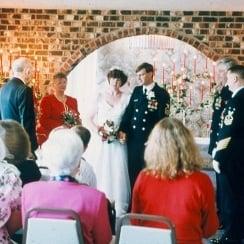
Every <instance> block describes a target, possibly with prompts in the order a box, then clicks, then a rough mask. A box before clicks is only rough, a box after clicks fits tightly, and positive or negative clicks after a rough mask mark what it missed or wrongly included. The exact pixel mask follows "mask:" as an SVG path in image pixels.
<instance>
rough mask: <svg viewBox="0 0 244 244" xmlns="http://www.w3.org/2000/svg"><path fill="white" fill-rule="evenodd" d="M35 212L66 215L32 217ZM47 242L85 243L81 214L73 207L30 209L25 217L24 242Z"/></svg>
mask: <svg viewBox="0 0 244 244" xmlns="http://www.w3.org/2000/svg"><path fill="white" fill-rule="evenodd" d="M33 213H38V214H39V213H41V214H51V215H55V216H59V217H62V216H65V218H59V217H58V218H57V217H56V218H52V217H47V218H46V217H31V215H32V214H33ZM41 216H42V215H41ZM44 216H45V215H44ZM66 216H67V217H68V219H66ZM47 243H50V244H56V243H58V244H69V243H72V244H83V243H84V241H83V236H82V230H81V224H80V218H79V215H78V214H77V213H76V212H74V211H73V210H71V209H50V208H33V209H31V210H30V211H28V212H27V214H26V218H25V226H24V235H23V244H47Z"/></svg>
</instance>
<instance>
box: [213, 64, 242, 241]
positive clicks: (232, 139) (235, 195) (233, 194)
mask: <svg viewBox="0 0 244 244" xmlns="http://www.w3.org/2000/svg"><path fill="white" fill-rule="evenodd" d="M227 85H228V86H229V89H230V90H231V91H232V92H233V94H232V97H231V99H230V100H229V101H228V103H227V104H226V106H225V109H224V110H223V112H222V115H221V123H220V127H219V131H218V138H217V142H216V145H217V146H216V148H215V149H214V150H213V159H214V160H213V167H214V169H215V171H216V172H217V173H218V174H219V175H220V177H221V176H224V177H225V178H226V181H225V182H224V185H223V186H221V185H220V187H222V190H223V192H222V194H223V197H224V199H225V201H226V200H227V202H228V203H229V204H228V206H226V209H225V208H224V209H222V210H223V213H222V214H223V216H224V218H223V224H224V235H223V237H222V239H221V242H220V243H241V239H243V238H244V158H243V148H244V66H241V65H235V66H233V67H231V68H229V70H228V73H227ZM220 183H221V182H220ZM223 188H224V189H223Z"/></svg>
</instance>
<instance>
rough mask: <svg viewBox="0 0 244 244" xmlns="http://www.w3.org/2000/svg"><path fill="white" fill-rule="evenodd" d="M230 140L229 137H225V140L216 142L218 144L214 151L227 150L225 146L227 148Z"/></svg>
mask: <svg viewBox="0 0 244 244" xmlns="http://www.w3.org/2000/svg"><path fill="white" fill-rule="evenodd" d="M230 139H231V137H227V138H225V139H222V140H220V141H219V142H218V144H217V149H216V151H220V150H223V149H225V148H227V146H228V144H229V142H230Z"/></svg>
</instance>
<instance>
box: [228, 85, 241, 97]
mask: <svg viewBox="0 0 244 244" xmlns="http://www.w3.org/2000/svg"><path fill="white" fill-rule="evenodd" d="M242 88H244V86H241V87H239V88H237V89H236V90H235V91H234V92H233V94H232V96H231V97H234V96H235V95H236V94H237V93H238V92H239V91H240V90H241V89H242Z"/></svg>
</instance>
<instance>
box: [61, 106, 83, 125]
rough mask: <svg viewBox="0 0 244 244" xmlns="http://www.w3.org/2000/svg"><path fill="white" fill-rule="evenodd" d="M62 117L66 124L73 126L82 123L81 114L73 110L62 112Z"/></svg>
mask: <svg viewBox="0 0 244 244" xmlns="http://www.w3.org/2000/svg"><path fill="white" fill-rule="evenodd" d="M62 119H63V123H64V125H65V126H67V127H69V128H71V127H73V126H75V125H78V124H80V123H81V121H80V118H79V115H78V114H77V113H74V112H73V111H71V110H66V111H64V112H63V113H62Z"/></svg>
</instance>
